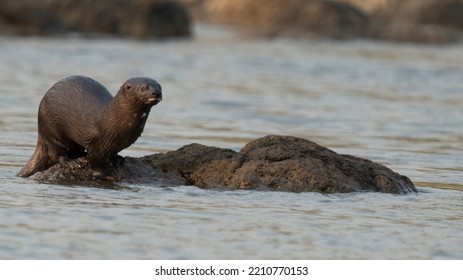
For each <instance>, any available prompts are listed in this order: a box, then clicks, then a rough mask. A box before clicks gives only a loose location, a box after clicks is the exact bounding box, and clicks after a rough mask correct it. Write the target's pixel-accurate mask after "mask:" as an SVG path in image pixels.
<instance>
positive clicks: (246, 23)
mask: <svg viewBox="0 0 463 280" xmlns="http://www.w3.org/2000/svg"><path fill="white" fill-rule="evenodd" d="M181 2H182V3H183V4H185V5H186V6H187V7H188V9H189V10H190V12H191V14H192V15H193V16H194V18H195V19H196V20H199V21H203V22H209V23H217V24H222V25H230V26H234V27H236V28H237V29H238V30H241V31H242V32H243V34H245V35H254V36H262V37H273V36H288V37H302V38H335V39H352V38H359V37H364V38H372V39H379V40H391V41H406V42H419V43H451V42H458V41H462V39H463V0H406V1H403V0H337V1H334V0H285V1H280V0H181Z"/></svg>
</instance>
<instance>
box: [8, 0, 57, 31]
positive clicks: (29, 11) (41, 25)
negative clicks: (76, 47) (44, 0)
mask: <svg viewBox="0 0 463 280" xmlns="http://www.w3.org/2000/svg"><path fill="white" fill-rule="evenodd" d="M64 31H65V28H64V26H63V24H62V23H61V21H60V20H59V19H58V18H57V17H56V16H55V15H53V14H51V13H49V12H47V11H46V10H44V9H43V8H42V7H40V6H39V5H37V3H36V2H33V1H24V0H16V1H15V0H0V34H3V35H23V36H28V35H29V36H30V35H52V34H60V33H63V32H64Z"/></svg>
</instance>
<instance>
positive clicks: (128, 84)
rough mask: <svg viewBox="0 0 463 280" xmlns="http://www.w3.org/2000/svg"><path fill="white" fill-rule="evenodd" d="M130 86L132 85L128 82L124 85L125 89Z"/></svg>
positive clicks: (128, 88)
mask: <svg viewBox="0 0 463 280" xmlns="http://www.w3.org/2000/svg"><path fill="white" fill-rule="evenodd" d="M131 88H132V86H131V85H130V83H125V85H124V89H125V90H130V89H131Z"/></svg>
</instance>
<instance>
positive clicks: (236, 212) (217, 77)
mask: <svg viewBox="0 0 463 280" xmlns="http://www.w3.org/2000/svg"><path fill="white" fill-rule="evenodd" d="M73 74H81V75H87V76H90V77H92V78H94V79H96V80H98V81H100V82H101V83H102V84H104V85H105V86H107V87H108V89H109V90H110V91H111V92H112V93H115V92H116V91H117V89H118V87H120V85H121V84H122V83H123V82H124V81H125V80H126V79H127V78H129V77H133V76H148V77H152V78H154V79H156V80H158V82H159V83H160V84H161V85H162V86H163V93H164V99H163V102H161V103H160V104H158V105H157V106H156V107H154V108H153V110H152V111H151V114H150V116H149V118H148V121H147V124H146V127H145V131H144V133H143V135H142V137H141V138H140V139H139V140H138V141H137V142H136V144H135V145H133V146H132V147H130V148H129V149H127V150H125V151H123V152H122V155H130V156H142V155H146V154H151V153H157V152H165V151H169V150H173V149H177V148H179V147H181V146H182V145H185V144H188V143H192V142H197V143H202V144H206V145H214V146H219V147H224V148H231V149H234V150H239V149H240V147H242V146H243V145H244V144H245V143H247V142H248V141H250V140H251V139H254V138H257V137H261V136H264V135H267V134H285V135H294V136H299V137H304V138H306V139H310V140H312V141H315V142H317V143H319V144H321V145H324V146H327V147H329V148H331V149H333V150H335V151H336V152H338V153H346V154H353V155H356V156H360V157H365V158H368V159H371V160H374V161H377V162H380V163H383V164H386V165H387V166H389V167H390V168H392V169H393V170H395V171H397V172H399V173H401V174H404V175H407V176H409V177H410V178H411V179H412V181H414V182H415V184H416V185H417V187H418V189H419V191H420V193H419V194H413V195H406V196H395V195H389V194H377V193H355V194H339V195H322V194H318V193H299V194H295V193H285V192H269V191H213V190H201V189H199V188H196V187H194V186H180V187H175V188H162V187H159V186H156V185H133V184H121V188H118V189H108V188H105V187H104V186H100V185H98V183H94V184H83V183H75V184H66V185H59V184H45V183H40V182H37V181H34V180H32V179H24V178H17V177H15V173H16V172H17V171H18V170H19V169H20V167H21V166H22V165H23V164H24V163H25V162H26V161H27V160H28V159H29V157H30V155H31V154H32V152H33V149H34V147H35V142H36V138H37V132H36V131H37V117H36V114H37V108H38V104H39V102H40V99H41V98H42V96H43V94H44V93H45V92H46V91H47V90H48V88H50V86H51V85H52V84H53V83H54V82H56V81H58V80H59V79H61V78H64V77H66V76H69V75H73ZM0 84H1V87H0V130H1V138H0V139H1V140H0V258H1V259H255V258H260V259H320V258H321V259H384V258H385V259H461V258H463V242H462V240H463V148H462V146H463V145H462V144H463V45H452V46H439V47H438V46H421V45H407V44H391V43H378V42H371V41H354V42H332V41H305V40H302V41H301V40H290V39H275V40H251V39H243V38H238V37H236V36H234V35H233V34H232V33H230V32H228V31H222V30H216V29H214V28H210V27H200V28H199V29H197V36H196V37H195V39H193V40H174V41H163V42H155V41H147V42H140V41H132V40H122V39H108V38H105V39H95V38H94V39H82V38H79V37H72V38H65V39H63V38H61V39H60V38H18V37H0Z"/></svg>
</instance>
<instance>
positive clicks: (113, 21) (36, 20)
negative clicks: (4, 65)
mask: <svg viewBox="0 0 463 280" xmlns="http://www.w3.org/2000/svg"><path fill="white" fill-rule="evenodd" d="M69 32H78V33H85V34H112V35H116V36H121V37H132V38H138V39H146V38H153V37H154V38H166V37H185V36H190V33H191V31H190V17H189V14H188V11H187V10H186V9H185V8H184V7H183V5H181V4H179V3H178V2H176V1H172V0H132V1H127V0H105V1H101V0H99V1H93V0H37V1H29V0H0V34H7V35H58V34H65V33H69Z"/></svg>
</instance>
